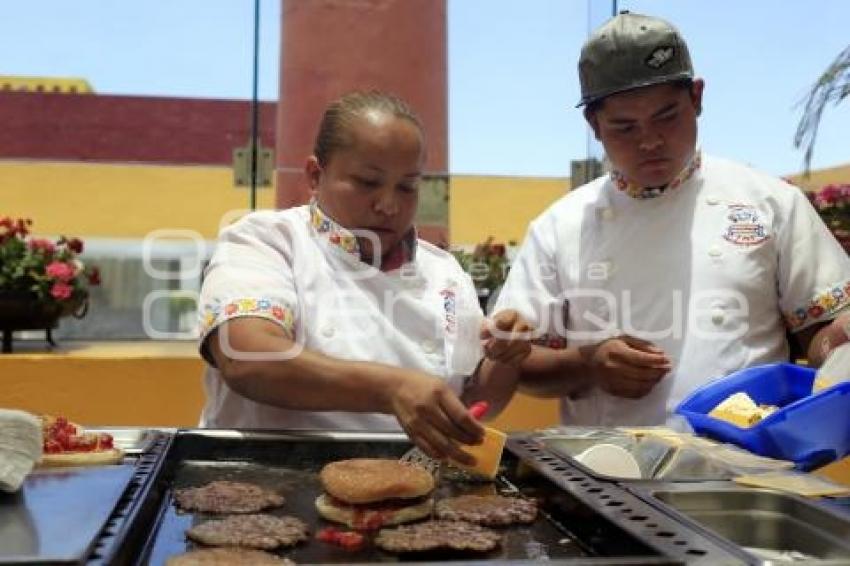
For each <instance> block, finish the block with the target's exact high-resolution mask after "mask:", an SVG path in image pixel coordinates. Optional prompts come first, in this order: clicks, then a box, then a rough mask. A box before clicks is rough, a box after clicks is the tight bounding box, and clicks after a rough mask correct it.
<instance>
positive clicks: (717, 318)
mask: <svg viewBox="0 0 850 566" xmlns="http://www.w3.org/2000/svg"><path fill="white" fill-rule="evenodd" d="M725 320H726V313H725V312H723V309H722V308H720V307H715V308H713V309H711V322H713V323H714V324H716V325H718V326H720V325H721V324H723V322H724V321H725Z"/></svg>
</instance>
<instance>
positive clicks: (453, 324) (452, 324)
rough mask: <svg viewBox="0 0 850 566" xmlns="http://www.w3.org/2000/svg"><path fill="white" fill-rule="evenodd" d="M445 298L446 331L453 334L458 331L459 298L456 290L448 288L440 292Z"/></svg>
mask: <svg viewBox="0 0 850 566" xmlns="http://www.w3.org/2000/svg"><path fill="white" fill-rule="evenodd" d="M440 296H441V297H442V298H443V313H444V316H445V330H446V332H449V333H453V332H455V331H456V330H457V296H456V294H455V290H454V289H452V288H451V287H447V288H445V289H443V290H442V291H440Z"/></svg>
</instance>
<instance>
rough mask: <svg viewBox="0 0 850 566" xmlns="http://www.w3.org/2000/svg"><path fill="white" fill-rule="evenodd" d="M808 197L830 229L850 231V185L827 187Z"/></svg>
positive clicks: (811, 193)
mask: <svg viewBox="0 0 850 566" xmlns="http://www.w3.org/2000/svg"><path fill="white" fill-rule="evenodd" d="M808 195H809V200H811V201H812V204H813V205H814V206H815V208H816V209H817V211H818V213H819V214H820V215H821V218H823V219H824V222H826V223H827V224H829V225H830V227H834V228H844V229H850V183H845V184H832V185H826V186H824V187H822V188H821V189H820V190H818V191H812V192H809V193H808Z"/></svg>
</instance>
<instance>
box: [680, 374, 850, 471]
mask: <svg viewBox="0 0 850 566" xmlns="http://www.w3.org/2000/svg"><path fill="white" fill-rule="evenodd" d="M814 378H815V371H814V370H813V369H809V368H805V367H800V366H796V365H794V364H788V363H781V364H768V365H763V366H757V367H752V368H748V369H743V370H740V371H737V372H734V373H732V374H730V375H728V376H726V377H722V378H720V379H717V380H714V381H712V382H710V383H708V384H706V385H704V386H702V387H700V388H699V389H697V390H696V391H694V392H693V393H692V394H691V395H690V396H688V397H687V398H686V399H685V400H684V401H682V402H681V403H680V404H679V406H678V407H677V408H676V412H677V413H679V414H680V415H682V416H684V417H685V418H687V419H688V421H689V422H690V423H691V426H692V427H693V428H694V431H695V432H697V433H698V434H701V435H704V436H709V437H711V438H715V439H717V440H720V441H723V442H730V443H733V444H737V445H739V446H743V447H744V448H746V449H747V450H749V451H751V452H754V453H756V454H761V455H762V456H770V457H772V458H780V459H782V460H792V461H793V462H794V463H795V464H796V465H797V467H798V468H800V469H803V470H809V469H812V468H815V467H818V466H820V465H822V464H825V463H827V462H831V461H832V460H835V459H837V458H840V457H842V456H844V455H845V454H848V453H850V383H846V382H845V383H839V384H838V385H834V386H833V387H830V388H829V389H826V390H824V391H821V392H820V393H818V394H817V395H811V391H812V382H813V381H814ZM741 391H743V392H744V393H746V394H747V395H749V396H750V397H751V398H752V399H753V401H755V402H756V403H758V404H760V405H776V406H778V407H779V410H778V411H776V412H775V413H773V414H772V415H770V416H768V417H767V418H765V419H764V420H762V421H761V422H759V423H757V424H755V425H753V426H752V427H750V428H740V427H737V426H735V425H733V424H731V423H728V422H726V421H722V420H718V419H715V418H713V417H710V416H708V414H707V413H708V412H709V411H711V410H712V409H713V408H714V407H716V406H717V405H718V404H719V403H720V402H721V401H723V400H724V399H726V398H727V397H728V396H730V395H732V394H733V393H738V392H741Z"/></svg>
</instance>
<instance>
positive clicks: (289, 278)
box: [201, 92, 530, 463]
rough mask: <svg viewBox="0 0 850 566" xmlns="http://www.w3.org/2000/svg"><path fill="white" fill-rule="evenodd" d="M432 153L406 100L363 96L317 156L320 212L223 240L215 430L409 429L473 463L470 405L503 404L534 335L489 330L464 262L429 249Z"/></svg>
mask: <svg viewBox="0 0 850 566" xmlns="http://www.w3.org/2000/svg"><path fill="white" fill-rule="evenodd" d="M424 159H425V144H424V139H423V131H422V127H421V126H420V123H419V121H418V119H417V118H416V116H415V115H414V114H413V113H412V112H411V110H410V109H409V108H408V107H407V106H406V105H405V103H404V102H402V101H401V100H399V99H397V98H395V97H393V96H390V95H387V94H383V93H378V92H368V93H362V92H356V93H351V94H348V95H346V96H343V97H342V98H340V99H339V100H337V101H335V102H333V103H332V104H331V105H330V106H329V107H328V108H327V109H326V111H325V114H324V116H323V118H322V121H321V124H320V127H319V132H318V135H317V138H316V142H315V148H314V154H313V155H311V156H310V157H309V158H308V159H307V163H306V166H305V173H306V178H307V182H308V183H309V186H310V189H311V191H312V194H313V199H312V201H311V203H310V204H309V205H305V206H301V207H296V208H291V209H287V210H267V211H261V212H255V213H251V214H249V215H247V216H245V217H244V218H242V219H241V220H240V221H238V222H236V223H235V224H233V225H231V226H229V227H227V228H226V229H224V230H223V231H222V233H221V235H220V238H219V242H218V246H217V248H216V251H215V254H214V255H213V257H212V260H211V262H210V265H209V267H208V269H207V272H206V275H205V280H204V284H203V289H202V292H201V309H202V311H201V317H202V322H201V352H202V354H203V356H204V359H205V360H206V361H207V363H208V364H209V365H208V367H207V369H206V375H205V388H206V395H207V401H206V406H205V407H204V410H203V414H202V417H201V424H202V426H205V427H222V428H287V429H314V430H315V429H319V430H321V429H325V430H355V431H393V430H396V431H397V430H399V428H401V429H403V430H404V432H406V433H407V434H408V435H409V436H410V438H411V439H412V440H413V442H415V443H416V444H417V445H418V446H419V447H420V448H422V449H423V450H424V451H425V452H426V453H427V454H429V455H430V456H432V457H437V458H443V457H452V458H454V459H457V460H460V461H462V462H466V463H472V462H471V459H470V457H469V456H467V455H466V454H465V453H464V452H462V451H460V450H459V448H458V443H464V444H475V443H477V442H480V440H481V438H482V435H483V429H482V427H481V425H480V424H478V423H477V422H476V421H475V420H474V419H473V418H471V417H470V416H469V415H468V413H467V409H466V405H468V404H469V403H471V402H474V401H478V400H487V401H489V403H490V414H491V415H492V414H496V413H498V412H499V411H500V410H501V409H502V408H503V407H504V405H505V404H506V403H507V401H508V400H509V399H510V397H511V395H512V394H513V392H514V390H515V387H516V382H517V379H518V374H517V370H516V367H517V366H518V365H519V362H521V361H522V360H523V359H524V358H525V357H526V356H527V355H528V353H529V351H530V346H529V343H528V341H527V340H526V339H524V337H525V334H526V332H525V331H527V330H528V329H529V328H528V326H527V325H526V324H525V322H524V321H523V320H522V319H521V318H520V317H519V316H518V315H517V314H516V313H515V312H514V311H503V312H500V313H497V314H496V315H495V316H493V317H492V319H490V320H487V321H483V319H482V317H481V314H480V309H479V307H478V301H477V296H476V293H475V289H474V287H473V284H472V281H471V279H470V278H469V276H468V275H467V274H466V273H465V272H464V271H463V270H462V269H461V267H460V265H459V264H458V263H457V262H456V261H455V259H454V258H453V256H452V255H451V254H450V253H448V252H446V251H444V250H441V249H439V248H437V247H435V246H433V245H431V244H429V243H427V242H424V241H422V240H419V239H417V237H416V230H415V228H414V226H413V221H414V216H415V214H416V207H417V202H418V196H419V189H418V187H419V183H420V180H421V177H422V168H423V164H424ZM482 322H483V324H482ZM479 332H480V334H479ZM482 339H483V340H486V342H485V344H484V347H483V350H484V352H485V354H486V355H485V356H483V361H482V356H481V348H482V346H481V344H482Z"/></svg>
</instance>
